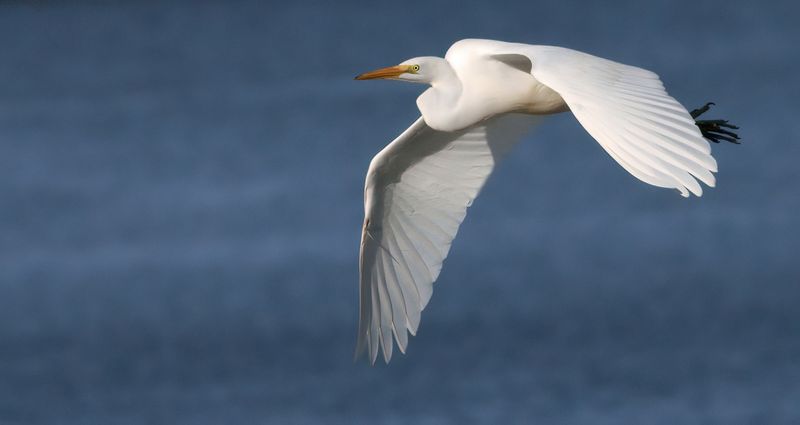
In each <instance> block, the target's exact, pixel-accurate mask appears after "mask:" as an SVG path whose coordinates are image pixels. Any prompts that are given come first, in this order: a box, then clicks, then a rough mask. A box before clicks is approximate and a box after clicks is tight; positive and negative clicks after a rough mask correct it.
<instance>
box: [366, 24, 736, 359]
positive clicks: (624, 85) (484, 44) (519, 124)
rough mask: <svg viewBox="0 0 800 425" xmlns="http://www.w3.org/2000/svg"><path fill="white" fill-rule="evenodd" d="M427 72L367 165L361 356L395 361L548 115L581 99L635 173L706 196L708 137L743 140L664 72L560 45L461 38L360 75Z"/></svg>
mask: <svg viewBox="0 0 800 425" xmlns="http://www.w3.org/2000/svg"><path fill="white" fill-rule="evenodd" d="M376 78H383V79H393V80H401V81H410V82H416V83H423V84H427V85H429V86H430V87H429V88H428V89H427V90H425V91H424V92H423V93H422V95H420V96H419V98H417V107H418V108H419V110H420V113H421V114H422V117H420V118H419V119H417V120H416V121H415V122H414V123H413V124H411V127H409V128H408V129H407V130H406V131H404V132H403V133H402V134H401V135H400V136H398V137H397V138H396V139H395V140H394V141H392V142H391V143H390V144H389V145H388V146H386V147H385V148H384V149H383V150H382V151H380V152H379V153H378V154H377V155H376V156H375V157H374V158H373V159H372V162H371V163H370V165H369V170H368V171H367V178H366V184H365V187H364V209H365V218H364V226H363V231H362V235H361V255H360V259H359V268H360V285H359V297H360V303H359V324H358V342H357V344H356V353H355V354H356V358H357V357H358V356H359V355H360V354H361V353H362V352H364V351H365V350H366V351H368V353H369V358H370V361H371V362H372V363H374V362H375V359H376V358H377V356H378V351H379V349H382V351H383V358H384V360H385V361H386V362H387V363H388V362H389V360H390V359H391V357H392V346H393V342H392V339H393V338H394V340H395V341H397V346H398V348H399V349H400V351H401V352H403V353H405V350H406V347H407V345H408V333H411V335H415V334H416V332H417V328H418V326H419V322H420V314H421V312H422V310H423V309H424V308H425V306H426V305H427V304H428V301H429V300H430V298H431V294H432V290H433V282H434V281H435V280H436V278H437V277H438V276H439V272H440V270H441V268H442V262H443V261H444V259H445V258H446V257H447V254H448V252H449V250H450V245H451V243H452V241H453V238H454V237H455V236H456V232H457V231H458V227H459V225H460V224H461V222H462V220H464V216H465V215H466V212H467V207H469V206H470V205H471V204H472V201H473V200H474V199H475V197H476V196H477V195H478V192H479V191H480V190H481V187H482V186H483V185H484V183H485V182H486V179H487V178H488V177H489V175H490V174H491V173H492V170H493V169H494V168H495V166H496V165H497V163H498V161H499V160H500V159H501V158H502V157H503V155H505V154H506V153H507V152H508V151H509V150H510V149H511V147H512V146H514V145H515V144H516V143H517V142H518V141H519V140H520V139H521V138H522V137H523V136H524V135H525V134H526V133H527V132H528V131H529V130H530V128H531V127H532V126H533V125H534V124H535V123H536V122H537V121H538V120H539V118H540V116H542V115H547V114H554V113H558V112H566V111H572V113H573V114H574V115H575V118H577V119H578V121H579V122H580V123H581V125H583V128H584V129H586V131H587V132H589V134H590V135H591V136H592V137H594V139H595V140H597V141H598V142H599V143H600V145H601V146H602V147H603V149H605V151H606V152H608V154H609V155H610V156H611V157H612V158H614V160H616V161H617V163H619V164H620V165H621V166H622V167H623V168H625V169H626V170H627V171H628V172H630V173H631V174H633V176H635V177H636V178H638V179H640V180H642V181H644V182H646V183H649V184H651V185H654V186H658V187H664V188H673V189H677V190H678V191H680V193H681V195H683V196H684V197H688V196H689V194H690V193H692V194H694V195H696V196H701V195H702V193H703V189H702V187H701V186H700V184H699V183H698V180H699V181H700V182H703V183H705V184H706V185H707V186H709V187H714V183H715V180H714V175H713V174H712V173H713V172H716V171H717V162H716V160H715V159H714V157H712V156H711V147H710V145H709V143H708V142H707V141H706V140H705V138H704V137H706V138H708V139H710V140H712V141H714V142H718V141H719V140H726V141H729V142H734V143H738V136H737V135H736V134H734V133H733V132H731V131H729V130H725V129H724V128H723V127H725V128H731V129H735V128H736V127H735V126H732V125H730V124H728V123H727V121H723V120H708V121H695V119H694V118H696V117H697V116H698V115H700V114H701V113H703V112H705V111H706V110H708V108H709V106H710V104H707V105H705V106H704V107H702V108H700V109H697V110H694V111H693V112H692V113H691V114H690V113H689V112H688V111H687V110H686V109H685V108H684V107H683V106H682V105H681V104H680V103H678V102H677V101H676V100H675V99H674V98H672V97H671V96H670V95H669V94H667V92H666V91H665V90H664V85H663V84H662V83H661V81H660V80H659V78H658V75H656V74H654V73H653V72H650V71H647V70H645V69H642V68H637V67H633V66H629V65H623V64H621V63H617V62H613V61H610V60H607V59H603V58H599V57H596V56H592V55H589V54H586V53H582V52H578V51H575V50H570V49H566V48H562V47H554V46H536V45H530V44H519V43H506V42H501V41H494V40H476V39H471V40H461V41H459V42H456V43H455V44H453V45H452V46H451V47H450V49H449V50H448V51H447V54H446V55H445V57H444V58H439V57H417V58H413V59H409V60H407V61H405V62H403V63H401V64H400V65H397V66H392V67H388V68H382V69H379V70H376V71H372V72H367V73H364V74H361V75H359V76H357V77H356V79H357V80H369V79H376Z"/></svg>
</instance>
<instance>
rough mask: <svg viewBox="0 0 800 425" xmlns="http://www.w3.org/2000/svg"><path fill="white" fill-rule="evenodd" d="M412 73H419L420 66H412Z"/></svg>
mask: <svg viewBox="0 0 800 425" xmlns="http://www.w3.org/2000/svg"><path fill="white" fill-rule="evenodd" d="M411 71H413V72H415V73H416V72H419V65H414V66H412V67H411Z"/></svg>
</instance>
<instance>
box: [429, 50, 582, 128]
mask: <svg viewBox="0 0 800 425" xmlns="http://www.w3.org/2000/svg"><path fill="white" fill-rule="evenodd" d="M547 48H548V47H546V46H529V45H519V44H515V43H505V42H500V41H493V40H461V41H459V42H457V43H455V44H453V46H452V47H450V49H449V50H448V51H447V54H446V55H445V57H444V60H442V59H439V58H424V59H425V60H426V61H431V62H439V63H437V64H436V66H437V68H438V69H441V70H442V71H443V72H442V75H443V76H444V78H437V79H434V80H433V81H432V85H431V87H430V88H429V89H428V90H426V91H425V92H424V93H422V95H420V97H419V99H418V100H417V106H418V107H419V109H420V112H421V113H422V116H423V118H425V122H426V123H427V124H428V125H429V126H430V127H431V128H433V129H436V130H440V131H456V130H461V129H464V128H467V127H469V126H470V125H473V124H476V123H478V122H480V121H482V120H485V119H487V118H490V117H493V116H495V115H500V114H504V113H510V112H524V113H528V114H537V115H539V114H552V113H557V112H564V111H567V110H569V107H568V106H567V104H566V102H565V101H564V99H563V98H562V97H561V95H559V94H558V93H556V92H555V91H553V90H552V89H551V88H549V87H547V86H546V85H544V84H542V83H541V82H539V81H538V80H537V79H536V78H535V77H534V76H533V75H532V74H531V72H530V63H526V61H525V59H524V58H523V57H515V55H513V54H503V53H497V52H503V51H508V52H511V51H524V50H526V49H527V50H528V51H530V52H531V53H533V52H534V51H535V50H536V49H547ZM487 58H492V59H490V60H487ZM448 68H449V69H448Z"/></svg>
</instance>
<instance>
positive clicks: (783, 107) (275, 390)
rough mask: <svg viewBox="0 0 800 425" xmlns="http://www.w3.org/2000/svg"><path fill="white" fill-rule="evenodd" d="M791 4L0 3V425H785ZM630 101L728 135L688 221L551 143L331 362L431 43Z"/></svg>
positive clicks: (579, 153) (569, 148)
mask: <svg viewBox="0 0 800 425" xmlns="http://www.w3.org/2000/svg"><path fill="white" fill-rule="evenodd" d="M798 15H800V7H798V6H797V3H796V2H794V1H785V2H780V1H775V2H772V1H762V2H751V1H745V0H735V1H716V2H696V1H667V0H663V1H655V2H640V1H619V2H597V3H589V2H581V1H577V0H567V1H527V0H526V1H519V2H489V1H486V0H481V1H465V2H458V3H455V2H454V3H447V2H442V1H437V0H433V1H426V2H423V3H417V4H414V3H409V2H402V1H388V2H380V1H377V2H376V1H371V2H325V1H318V2H274V3H273V2H268V1H171V2H156V1H140V2H134V1H130V2H122V1H110V2H101V1H88V0H86V1H30V2H28V1H0V423H2V424H28V423H31V424H45V423H47V424H154V423H164V424H217V423H228V424H236V423H252V424H256V423H275V424H305V423H335V424H352V423H381V424H383V423H387V424H462V423H536V424H636V425H640V424H669V425H674V424H681V425H683V424H725V425H730V424H798V423H800V308H798V303H800V261H798V253H799V252H800V227H798V222H799V221H800V219H798V211H800V186H799V185H798V180H800V167H798V166H797V161H798V158H800V144H798V141H800V120H798V112H800V111H798V106H797V105H798V101H797V93H800V79H798V78H797V70H798V65H800V55H799V54H798V50H797V46H796V44H797V41H798V40H800V30H798V26H797V24H796V20H797V17H798ZM465 37H487V38H496V39H504V40H509V41H521V42H529V43H538V44H557V45H564V46H568V47H573V48H577V49H580V50H585V51H589V52H592V53H595V54H598V55H601V56H605V57H609V58H612V59H616V60H619V61H622V62H626V63H631V64H635V65H639V66H643V67H646V68H649V69H652V70H654V71H657V72H658V73H659V74H660V75H661V76H662V78H663V80H664V81H665V83H666V85H667V87H668V88H669V89H670V92H671V93H672V94H673V95H674V96H675V97H676V98H677V99H678V100H680V101H681V102H683V103H685V104H686V105H687V106H689V107H695V106H698V105H700V104H702V103H703V102H705V101H709V100H713V101H715V102H717V104H718V105H719V106H718V107H717V108H716V109H715V110H714V111H713V113H714V114H715V115H716V116H724V117H727V118H731V119H732V120H734V121H735V122H736V123H738V124H740V125H741V126H742V131H741V134H742V136H743V137H744V138H745V144H744V145H742V146H714V152H715V156H716V157H717V159H718V161H719V164H720V165H719V168H720V173H719V175H718V178H719V183H718V187H717V188H716V189H713V190H708V191H707V194H706V195H705V196H703V198H702V199H689V200H685V199H682V198H681V197H680V196H678V195H677V194H676V193H673V192H670V191H667V190H660V189H655V188H652V187H649V186H647V185H645V184H642V183H640V182H638V181H637V180H635V179H634V178H632V177H630V176H629V175H627V173H626V172H625V171H623V170H622V169H621V168H620V167H619V166H617V165H616V164H615V163H614V162H613V161H612V160H611V159H610V158H609V157H608V156H607V155H606V154H605V153H603V151H602V150H601V149H600V147H599V146H598V145H597V144H596V143H595V142H594V141H592V140H591V138H590V137H589V136H588V135H587V134H586V133H585V132H584V131H583V130H582V129H581V128H580V126H579V125H578V124H577V122H576V121H575V120H574V119H573V118H572V117H571V116H569V115H564V116H559V117H555V118H553V119H551V120H549V121H548V122H547V123H546V124H544V125H543V126H542V127H541V128H540V129H539V130H538V132H537V134H536V135H535V136H533V137H531V138H529V139H528V140H526V141H525V142H524V143H522V144H521V145H520V146H519V147H518V149H517V150H516V151H515V154H514V155H512V156H511V158H510V159H509V160H508V161H507V162H506V163H505V164H504V166H503V167H501V169H500V170H499V172H498V173H497V174H496V175H495V176H494V177H493V178H492V179H491V180H490V182H489V183H488V185H487V187H486V190H485V191H484V194H483V195H482V196H481V198H480V199H479V200H478V201H477V202H476V204H475V206H474V207H473V208H472V209H471V212H470V215H469V216H468V217H467V219H466V221H465V223H464V226H463V227H462V231H461V233H460V235H459V237H458V238H457V239H456V241H455V243H454V246H453V250H452V252H451V256H450V259H449V260H448V261H447V262H446V264H445V267H444V271H443V273H442V275H441V278H440V279H439V282H438V283H437V285H436V292H435V295H434V297H433V300H432V302H431V304H430V305H429V307H428V309H427V310H426V311H425V313H424V315H423V321H422V326H421V329H420V332H419V335H418V337H416V338H414V339H413V340H412V341H411V343H410V348H409V354H408V355H407V356H396V357H395V359H394V360H393V361H392V363H391V365H389V366H388V367H386V366H384V365H378V366H376V367H369V366H367V365H366V364H364V363H357V364H354V363H353V362H352V359H351V355H352V349H353V346H354V342H355V331H356V314H357V291H358V290H357V271H356V268H357V249H358V238H359V229H360V224H361V220H362V205H361V195H362V187H363V178H364V174H365V171H366V167H367V164H368V163H369V160H370V158H371V157H372V155H373V154H374V153H376V152H377V151H378V150H379V149H380V148H381V147H382V146H383V145H384V144H386V143H387V142H388V141H389V140H390V139H391V138H393V137H394V136H395V135H397V134H398V133H399V132H400V131H401V130H402V129H404V128H405V127H406V126H407V125H408V124H410V123H411V122H412V121H413V120H414V119H415V118H416V116H417V114H418V112H417V111H416V108H415V107H414V99H415V97H416V96H417V94H418V93H419V89H420V87H418V86H413V85H405V84H400V83H391V82H371V83H365V82H354V81H352V76H353V75H355V74H357V73H359V72H362V71H365V70H369V69H373V68H376V67H379V66H385V65H391V64H395V63H398V62H400V61H402V60H404V59H406V58H408V57H413V56H421V55H441V54H443V53H444V51H445V50H446V49H447V47H448V46H449V45H450V44H451V43H452V42H453V41H455V40H458V39H460V38H465Z"/></svg>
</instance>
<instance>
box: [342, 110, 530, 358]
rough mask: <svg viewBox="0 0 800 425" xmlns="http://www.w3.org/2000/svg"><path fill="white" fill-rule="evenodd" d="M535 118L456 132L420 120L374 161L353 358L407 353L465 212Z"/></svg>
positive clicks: (512, 117) (505, 119)
mask: <svg viewBox="0 0 800 425" xmlns="http://www.w3.org/2000/svg"><path fill="white" fill-rule="evenodd" d="M536 121H537V118H535V117H533V116H530V115H522V114H508V115H503V116H499V117H495V118H492V119H489V120H487V121H484V122H482V123H479V124H477V125H475V126H473V127H470V128H468V129H465V130H462V131H458V132H452V133H449V132H441V131H436V130H433V129H431V128H430V127H428V126H427V125H426V124H425V122H424V120H423V119H422V118H420V119H418V120H417V121H416V122H415V123H414V124H412V125H411V127H409V128H408V130H406V131H405V132H403V134H401V135H400V136H399V137H398V138H397V139H395V140H394V141H393V142H392V143H390V144H389V145H388V146H387V147H386V148H384V149H383V150H382V151H381V152H380V153H378V155H376V156H375V158H373V160H372V162H371V164H370V167H369V171H368V172H367V179H366V184H365V188H364V205H365V216H366V217H365V219H364V229H363V233H362V237H361V260H360V269H361V270H360V284H359V287H360V291H359V292H360V314H359V331H358V343H357V345H356V356H358V355H359V354H361V353H362V352H364V351H368V354H369V358H370V361H371V362H373V363H374V362H375V360H376V359H377V357H378V351H382V352H383V358H384V360H385V361H386V362H389V360H390V359H391V357H392V347H393V338H392V336H393V337H394V341H396V343H397V346H398V349H399V350H400V351H401V352H402V353H405V351H406V347H407V346H408V333H411V334H412V335H415V334H416V332H417V329H418V328H419V322H420V315H421V312H422V310H423V309H424V308H425V306H426V305H427V304H428V301H429V300H430V298H431V294H432V293H433V282H434V281H435V280H436V278H437V277H438V276H439V272H440V271H441V268H442V263H443V262H444V260H445V258H446V257H447V254H448V252H449V251H450V246H451V244H452V241H453V238H454V237H455V236H456V233H457V232H458V228H459V226H460V225H461V222H462V221H463V220H464V217H465V216H466V210H467V208H468V207H469V206H470V205H471V204H472V201H473V200H474V199H475V197H476V196H477V195H478V192H479V191H480V189H481V187H482V186H483V185H484V183H485V182H486V179H487V178H488V177H489V175H490V174H491V172H492V170H493V169H494V167H495V166H496V164H497V162H498V161H499V159H500V157H502V156H503V155H504V154H505V153H506V152H507V151H508V150H509V149H510V148H511V147H512V146H513V145H514V144H515V143H516V142H517V141H518V140H519V139H520V138H521V137H522V136H523V135H524V133H525V132H527V130H528V129H529V128H530V127H531V126H532V125H533V123H534V122H536Z"/></svg>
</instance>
